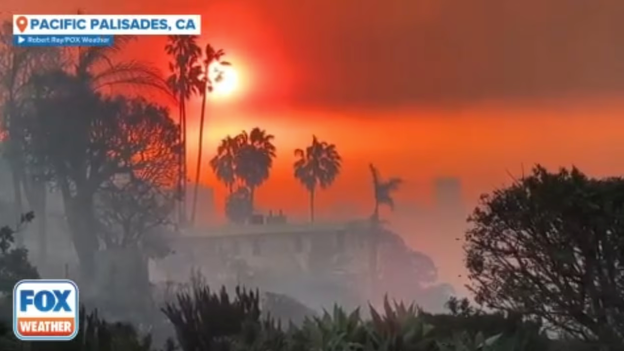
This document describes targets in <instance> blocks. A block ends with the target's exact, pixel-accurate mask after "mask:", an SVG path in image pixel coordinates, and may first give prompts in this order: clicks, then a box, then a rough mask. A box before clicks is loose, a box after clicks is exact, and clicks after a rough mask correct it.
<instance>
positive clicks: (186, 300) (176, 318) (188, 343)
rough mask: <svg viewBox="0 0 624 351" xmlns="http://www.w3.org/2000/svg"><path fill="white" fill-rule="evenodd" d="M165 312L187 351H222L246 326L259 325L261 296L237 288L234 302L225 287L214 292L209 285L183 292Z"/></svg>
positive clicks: (165, 308) (168, 305)
mask: <svg viewBox="0 0 624 351" xmlns="http://www.w3.org/2000/svg"><path fill="white" fill-rule="evenodd" d="M162 311H163V312H164V313H165V315H166V316H167V318H168V319H169V320H170V321H171V323H172V324H173V326H174V327H175V331H176V335H177V337H178V341H179V343H180V346H181V347H182V349H183V350H184V351H197V350H202V351H212V350H219V349H220V348H221V347H225V346H223V345H224V344H228V343H229V340H230V338H232V337H234V336H237V335H239V334H240V333H241V332H242V331H243V326H244V323H248V322H251V323H258V321H259V320H260V308H259V293H258V292H257V291H256V292H254V291H248V290H246V289H242V288H239V287H237V288H236V289H235V296H234V298H233V299H230V296H229V295H228V293H227V291H226V290H225V287H223V288H222V289H221V291H220V292H219V293H214V292H212V291H211V289H210V288H209V287H208V286H207V285H194V286H193V287H192V288H191V291H181V292H179V293H178V294H177V297H176V300H175V301H174V302H170V303H168V304H167V305H166V306H165V307H164V308H163V310H162Z"/></svg>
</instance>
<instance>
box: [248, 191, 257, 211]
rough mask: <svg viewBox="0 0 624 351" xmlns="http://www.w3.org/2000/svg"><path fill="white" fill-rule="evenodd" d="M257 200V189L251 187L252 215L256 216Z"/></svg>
mask: <svg viewBox="0 0 624 351" xmlns="http://www.w3.org/2000/svg"><path fill="white" fill-rule="evenodd" d="M255 200H256V187H255V186H250V187H249V202H251V214H254V210H255V209H256V206H254V204H255Z"/></svg>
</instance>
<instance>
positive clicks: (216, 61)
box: [191, 44, 229, 224]
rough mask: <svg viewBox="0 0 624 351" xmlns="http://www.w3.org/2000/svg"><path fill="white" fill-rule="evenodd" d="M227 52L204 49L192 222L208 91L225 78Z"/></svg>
mask: <svg viewBox="0 0 624 351" xmlns="http://www.w3.org/2000/svg"><path fill="white" fill-rule="evenodd" d="M223 55H225V52H224V51H223V50H221V49H219V50H216V49H215V48H213V47H212V45H210V44H207V45H206V49H205V50H204V61H203V71H204V74H203V78H202V79H201V89H200V92H201V95H202V105H201V115H200V119H199V142H198V143H197V164H196V168H195V188H194V189H193V207H192V209H191V224H194V223H195V212H196V210H197V195H198V192H199V179H200V176H201V166H202V152H203V149H204V121H205V117H206V100H207V96H208V93H211V92H212V90H213V88H214V84H219V82H220V81H222V80H223V71H222V70H221V67H220V66H224V65H225V66H227V65H229V63H228V62H225V61H221V58H222V57H223Z"/></svg>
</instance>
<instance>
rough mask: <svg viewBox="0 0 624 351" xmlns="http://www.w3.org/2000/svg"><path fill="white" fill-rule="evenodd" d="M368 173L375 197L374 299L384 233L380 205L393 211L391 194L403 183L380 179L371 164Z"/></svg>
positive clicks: (372, 279)
mask: <svg viewBox="0 0 624 351" xmlns="http://www.w3.org/2000/svg"><path fill="white" fill-rule="evenodd" d="M369 168H370V172H371V175H372V178H373V193H374V196H375V208H374V210H373V215H372V216H371V222H372V228H371V241H372V242H371V245H370V263H369V267H371V268H370V269H371V273H372V274H371V286H370V289H371V290H370V291H371V296H372V297H373V298H375V297H376V295H377V292H376V286H377V280H378V278H379V276H378V275H379V271H378V268H377V261H378V257H377V256H378V254H379V236H380V235H383V233H384V231H383V229H382V228H381V227H380V222H379V208H380V207H381V206H382V205H386V206H388V207H389V208H390V209H394V199H393V198H392V195H393V193H395V192H396V191H397V190H399V187H400V186H401V184H402V183H403V180H402V179H401V178H397V177H392V178H389V179H386V180H384V179H382V177H381V175H380V174H379V171H378V170H377V168H375V166H374V165H373V164H372V163H371V164H370V165H369Z"/></svg>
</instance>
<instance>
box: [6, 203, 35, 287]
mask: <svg viewBox="0 0 624 351" xmlns="http://www.w3.org/2000/svg"><path fill="white" fill-rule="evenodd" d="M33 218H34V216H33V214H32V212H31V213H27V214H25V215H22V218H21V220H20V226H21V225H23V224H26V223H28V222H30V221H31V220H32V219H33ZM19 229H20V228H17V230H19ZM15 231H16V229H13V228H10V227H6V226H4V227H2V228H0V267H2V268H1V269H0V295H2V296H7V295H8V296H10V295H12V294H13V287H15V284H16V283H17V282H18V281H20V280H22V279H37V278H39V273H38V272H37V269H36V268H35V267H33V266H32V265H31V264H30V262H29V261H28V251H26V249H23V248H19V247H18V248H16V247H14V243H15V233H16V232H15Z"/></svg>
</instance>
